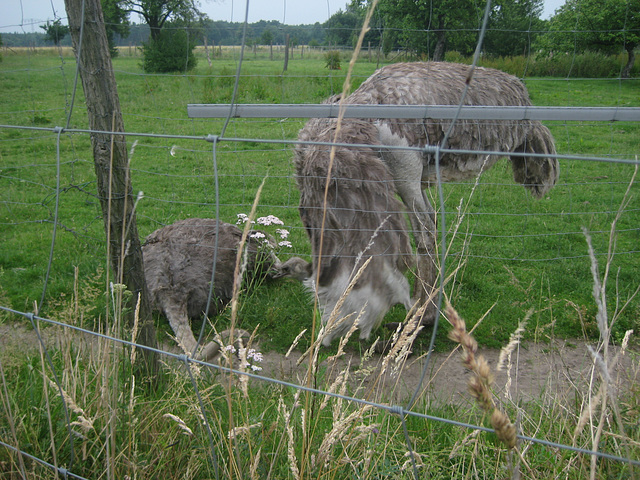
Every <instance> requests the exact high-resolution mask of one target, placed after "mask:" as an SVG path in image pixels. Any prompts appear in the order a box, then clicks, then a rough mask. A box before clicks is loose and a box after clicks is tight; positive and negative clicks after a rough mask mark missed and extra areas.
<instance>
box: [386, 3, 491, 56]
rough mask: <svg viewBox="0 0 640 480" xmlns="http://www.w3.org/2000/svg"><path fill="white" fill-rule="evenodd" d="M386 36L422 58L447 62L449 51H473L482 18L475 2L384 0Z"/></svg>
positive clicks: (478, 5)
mask: <svg viewBox="0 0 640 480" xmlns="http://www.w3.org/2000/svg"><path fill="white" fill-rule="evenodd" d="M378 15H379V16H380V18H382V21H383V23H384V31H385V36H386V35H391V36H396V38H397V41H398V43H399V45H400V46H401V47H402V48H405V49H406V50H407V51H409V52H411V53H413V54H414V55H416V56H420V57H424V56H426V57H429V58H432V59H433V60H436V61H439V60H444V54H445V52H446V51H447V50H450V49H455V50H458V51H460V52H461V53H463V54H469V53H471V52H473V49H474V46H475V43H476V42H477V39H478V28H479V24H480V22H481V19H482V6H481V5H480V4H479V3H478V2H475V1H474V0H381V1H380V4H379V12H378Z"/></svg>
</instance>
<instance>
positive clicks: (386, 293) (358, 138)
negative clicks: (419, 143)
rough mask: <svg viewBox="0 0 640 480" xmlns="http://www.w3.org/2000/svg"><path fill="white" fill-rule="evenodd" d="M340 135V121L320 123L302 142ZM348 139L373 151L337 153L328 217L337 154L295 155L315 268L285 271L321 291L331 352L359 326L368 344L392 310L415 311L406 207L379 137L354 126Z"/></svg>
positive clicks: (349, 125) (304, 150)
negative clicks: (335, 341) (384, 159)
mask: <svg viewBox="0 0 640 480" xmlns="http://www.w3.org/2000/svg"><path fill="white" fill-rule="evenodd" d="M335 131H336V121H335V120H332V119H312V120H310V121H309V122H308V123H307V124H306V126H305V127H304V128H303V129H302V130H301V131H300V134H299V140H301V141H303V142H305V141H314V142H331V141H332V140H333V137H334V135H335ZM340 133H341V138H342V139H343V140H344V141H346V142H347V143H363V144H367V145H373V146H372V147H365V148H361V147H355V148H350V147H344V146H341V147H337V148H336V150H335V157H334V160H333V166H332V169H331V176H330V181H329V186H328V189H327V204H326V207H327V208H326V211H325V210H324V209H323V205H324V198H325V188H326V182H327V175H328V173H329V163H330V147H329V146H325V145H322V146H319V145H309V144H303V143H302V144H298V145H297V146H296V148H295V156H294V162H295V166H296V171H297V175H296V179H297V183H298V188H299V189H300V207H299V208H300V218H301V220H302V223H303V224H304V226H305V228H306V231H307V234H308V236H309V239H310V241H311V250H312V265H311V266H309V265H308V264H307V263H306V262H304V261H301V260H300V259H295V258H294V259H292V260H290V261H288V262H285V263H284V264H283V270H282V271H283V272H285V273H288V274H289V275H290V276H292V277H294V278H299V279H302V280H306V281H305V283H306V284H307V286H310V287H311V288H312V289H314V290H315V292H316V294H317V296H318V303H319V306H320V309H321V311H322V322H323V324H324V325H325V331H324V335H323V339H322V343H323V344H324V345H326V346H328V345H330V344H331V342H332V340H333V339H334V338H335V337H338V336H342V335H344V334H345V333H346V332H348V331H349V329H350V328H351V327H352V326H353V323H354V321H357V326H358V328H359V330H360V338H361V339H368V338H369V336H370V334H371V331H372V330H373V329H374V328H375V327H376V326H377V325H378V324H379V323H380V322H381V320H382V318H383V317H384V314H385V313H386V312H387V311H388V310H389V308H390V307H391V306H393V305H394V304H397V303H400V304H403V305H404V306H405V307H406V308H407V309H409V308H410V307H411V306H412V305H411V300H410V293H409V290H410V289H409V282H408V281H407V278H406V277H405V275H404V272H405V271H406V269H407V268H408V265H409V264H410V262H411V260H412V250H411V245H410V243H409V234H408V229H407V224H406V221H405V218H404V208H403V206H402V204H401V203H400V202H399V201H398V200H397V199H396V197H395V189H394V186H393V179H392V178H391V176H390V175H389V170H388V169H387V167H386V166H385V164H384V163H383V162H382V159H381V157H380V155H379V150H378V147H377V146H376V145H377V144H378V138H377V136H378V134H377V130H376V129H375V128H373V127H372V124H371V123H370V122H366V121H362V120H351V121H348V122H345V123H344V124H343V125H342V129H341V130H340ZM323 226H324V229H323ZM367 260H369V263H368V264H367V266H366V267H365V268H364V269H362V266H363V265H364V262H365V261H367ZM291 262H298V265H297V268H293V269H292V270H287V269H286V267H287V266H288V265H289V264H290V263H291ZM295 272H297V273H295ZM309 274H310V275H309ZM356 274H357V275H359V276H358V278H357V280H356V281H355V282H353V279H354V278H355V276H356ZM350 283H353V285H352V288H351V289H350V290H349V288H348V287H349V285H350ZM334 310H335V311H334Z"/></svg>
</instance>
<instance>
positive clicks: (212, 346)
mask: <svg viewBox="0 0 640 480" xmlns="http://www.w3.org/2000/svg"><path fill="white" fill-rule="evenodd" d="M219 352H220V345H218V343H217V342H209V343H207V344H206V345H205V346H204V347H202V349H201V350H200V352H198V355H196V358H197V359H198V360H202V361H203V362H210V361H211V360H213V359H214V358H215V357H216V355H218V353H219Z"/></svg>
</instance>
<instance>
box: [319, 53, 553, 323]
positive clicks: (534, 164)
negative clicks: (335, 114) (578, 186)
mask: <svg viewBox="0 0 640 480" xmlns="http://www.w3.org/2000/svg"><path fill="white" fill-rule="evenodd" d="M469 72H470V67H469V66H467V65H460V64H455V63H441V62H419V63H398V64H394V65H388V66H385V67H383V68H381V69H379V70H377V71H376V72H375V73H374V74H373V75H372V76H371V77H369V78H368V79H367V80H365V81H364V82H363V83H362V85H360V87H359V88H358V89H356V90H355V91H354V92H353V93H352V94H351V95H350V96H349V97H347V98H346V99H345V100H344V101H345V103H348V104H380V105H382V104H393V105H458V104H459V102H460V101H461V100H462V97H463V91H464V89H465V86H466V84H467V81H468V80H469V89H468V91H467V94H466V96H465V97H464V101H463V104H464V105H485V106H527V105H531V101H530V100H529V95H528V93H527V90H526V88H525V86H524V84H523V83H522V82H521V81H520V80H519V79H518V78H516V77H514V76H512V75H509V74H507V73H504V72H501V71H499V70H493V69H489V68H479V67H478V68H476V69H475V70H474V72H473V76H472V77H470V78H468V77H469ZM334 101H335V100H334ZM345 122H346V120H345ZM371 122H372V125H374V126H375V129H376V135H375V137H374V138H371V134H370V133H368V134H367V135H366V136H364V135H363V136H359V137H358V136H356V137H353V132H351V131H350V130H349V129H344V130H343V131H341V132H340V135H339V137H338V139H337V142H345V141H348V142H352V143H369V144H371V145H376V146H377V148H378V151H379V152H380V156H381V158H382V160H383V161H384V163H385V164H386V166H387V167H388V169H389V172H390V174H391V176H392V177H393V179H394V181H395V186H396V189H397V191H398V193H399V195H400V197H401V198H402V201H403V202H404V204H405V206H406V207H407V210H408V212H409V217H410V219H411V224H412V228H413V230H414V232H415V234H416V244H417V250H418V269H417V272H418V277H419V278H420V280H421V281H419V282H416V291H415V292H414V299H415V300H419V301H420V302H421V304H422V303H423V302H424V301H425V300H426V299H427V298H428V296H429V294H430V293H431V291H432V289H433V287H434V286H435V282H436V277H437V267H436V263H435V257H434V251H435V243H434V242H435V231H436V222H435V212H434V209H433V207H432V206H431V204H430V203H429V200H428V198H427V196H426V194H425V191H424V189H426V188H428V187H429V186H431V185H433V184H434V183H436V181H437V180H436V170H435V155H434V154H433V153H429V152H418V151H410V150H402V149H400V150H392V149H385V148H384V147H383V145H385V146H386V145H389V146H394V147H398V146H399V147H404V146H409V147H424V146H426V145H432V146H442V147H445V148H449V149H460V150H488V151H499V152H505V153H504V155H505V156H507V155H508V154H509V153H511V152H522V153H533V154H543V155H554V154H555V147H554V141H553V137H552V135H551V132H549V130H548V129H547V127H545V126H543V125H542V124H541V123H540V122H538V121H530V120H525V121H512V120H500V121H498V120H458V121H457V122H456V123H455V125H454V127H453V129H452V131H451V133H450V135H449V137H448V138H447V142H446V144H445V145H441V143H442V141H443V139H444V137H445V133H446V132H447V130H448V129H449V127H450V125H451V120H435V119H424V120H406V119H378V120H372V121H371ZM311 125H313V123H312V124H311ZM312 128H313V127H312V126H307V127H306V130H307V131H306V137H307V138H309V139H312V140H316V139H318V138H319V135H318V134H319V133H320V132H318V134H314V133H313V132H311V131H310V129H312ZM356 155H357V156H358V157H359V158H360V159H361V161H362V162H363V163H368V162H370V160H369V158H368V152H365V153H363V154H360V153H357V154H356ZM499 158H500V156H499V155H492V156H488V155H485V154H481V153H478V154H456V153H442V155H441V157H440V173H441V178H442V181H445V182H447V181H460V180H463V179H467V178H473V177H475V176H477V175H478V174H480V173H481V172H482V171H484V170H486V169H488V168H490V167H491V166H492V165H493V164H495V163H496V162H497V161H498V159H499ZM510 160H511V165H512V169H513V176H514V179H515V181H516V182H519V183H522V184H523V185H524V186H525V188H527V189H528V190H529V191H530V192H531V193H532V194H533V195H534V196H535V197H538V198H539V197H542V196H543V195H544V194H545V193H546V192H547V191H548V190H549V189H551V188H552V187H553V186H554V185H555V183H556V181H557V179H558V174H559V167H558V161H557V159H555V158H552V157H534V156H511V157H510ZM356 161H357V160H356ZM435 315H436V308H435V304H434V303H433V302H430V305H429V306H428V308H427V309H426V311H425V314H424V316H423V323H425V324H428V323H431V322H433V320H434V319H435Z"/></svg>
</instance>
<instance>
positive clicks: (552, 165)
mask: <svg viewBox="0 0 640 480" xmlns="http://www.w3.org/2000/svg"><path fill="white" fill-rule="evenodd" d="M515 151H516V152H522V153H534V154H540V155H555V153H556V147H555V145H554V141H553V136H552V135H551V132H550V131H549V129H548V128H547V127H545V126H544V125H542V124H541V123H538V122H536V123H533V124H532V128H531V130H530V131H529V134H528V135H527V137H526V138H525V141H524V143H523V144H522V145H521V146H520V147H518V148H517V149H516V150H515ZM511 165H512V167H513V179H514V180H515V181H516V182H518V183H521V184H522V185H524V187H525V188H526V189H527V190H529V191H530V192H531V194H532V195H533V196H534V197H536V198H541V197H542V196H544V195H545V194H546V193H547V192H548V191H549V190H551V189H552V188H553V186H554V185H555V184H556V182H557V181H558V177H559V175H560V167H559V165H558V159H557V158H554V157H552V156H549V157H538V156H536V157H526V156H512V157H511Z"/></svg>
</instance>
